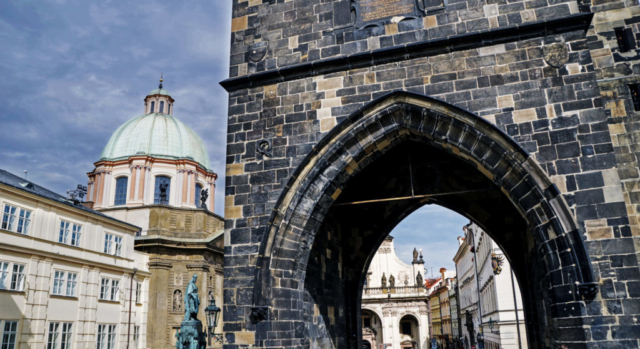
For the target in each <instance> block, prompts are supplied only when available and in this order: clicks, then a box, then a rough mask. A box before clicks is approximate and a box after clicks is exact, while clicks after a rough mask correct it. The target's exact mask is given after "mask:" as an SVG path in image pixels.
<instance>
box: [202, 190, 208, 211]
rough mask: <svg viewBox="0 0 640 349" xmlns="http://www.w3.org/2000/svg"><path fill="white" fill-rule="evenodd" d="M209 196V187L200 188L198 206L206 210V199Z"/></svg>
mask: <svg viewBox="0 0 640 349" xmlns="http://www.w3.org/2000/svg"><path fill="white" fill-rule="evenodd" d="M208 198H209V189H202V190H201V191H200V208H204V209H205V210H207V199H208Z"/></svg>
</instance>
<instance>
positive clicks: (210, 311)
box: [204, 298, 222, 346]
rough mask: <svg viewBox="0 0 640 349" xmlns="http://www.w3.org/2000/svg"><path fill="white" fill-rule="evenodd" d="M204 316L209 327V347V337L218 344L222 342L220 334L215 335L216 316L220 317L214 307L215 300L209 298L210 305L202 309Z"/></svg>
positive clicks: (218, 310)
mask: <svg viewBox="0 0 640 349" xmlns="http://www.w3.org/2000/svg"><path fill="white" fill-rule="evenodd" d="M204 312H205V314H206V315H207V326H208V327H209V331H208V337H209V346H211V337H213V339H214V340H215V341H216V343H218V342H222V334H215V333H213V331H215V328H216V327H217V326H218V315H220V308H218V307H217V306H216V300H215V299H213V298H211V303H209V306H208V307H206V308H205V309H204Z"/></svg>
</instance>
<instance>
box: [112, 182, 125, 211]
mask: <svg viewBox="0 0 640 349" xmlns="http://www.w3.org/2000/svg"><path fill="white" fill-rule="evenodd" d="M127 180H128V178H127V177H120V178H118V179H116V199H115V201H114V203H113V204H114V205H116V206H118V205H126V204H127Z"/></svg>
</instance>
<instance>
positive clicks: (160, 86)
mask: <svg viewBox="0 0 640 349" xmlns="http://www.w3.org/2000/svg"><path fill="white" fill-rule="evenodd" d="M162 75H163V73H162V72H160V85H159V86H158V88H162V81H164V80H162Z"/></svg>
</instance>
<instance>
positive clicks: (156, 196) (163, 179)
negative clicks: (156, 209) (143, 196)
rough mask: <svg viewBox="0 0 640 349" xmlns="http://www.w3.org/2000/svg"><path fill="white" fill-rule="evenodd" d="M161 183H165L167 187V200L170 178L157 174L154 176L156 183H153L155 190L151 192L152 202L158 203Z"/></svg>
mask: <svg viewBox="0 0 640 349" xmlns="http://www.w3.org/2000/svg"><path fill="white" fill-rule="evenodd" d="M161 185H166V188H167V199H166V200H167V202H165V203H168V202H169V192H170V189H171V178H169V177H166V176H157V177H156V185H155V191H154V194H153V203H154V204H160V203H161V202H160V186H161Z"/></svg>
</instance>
